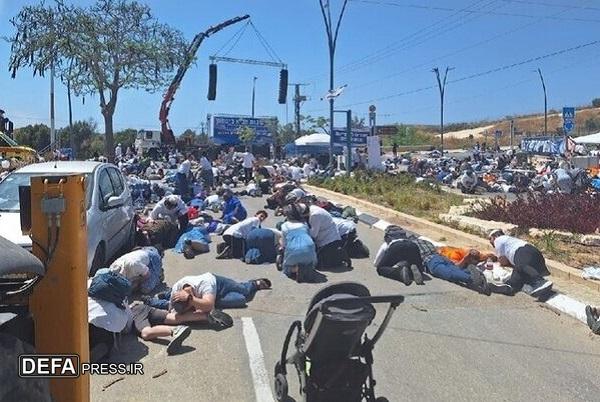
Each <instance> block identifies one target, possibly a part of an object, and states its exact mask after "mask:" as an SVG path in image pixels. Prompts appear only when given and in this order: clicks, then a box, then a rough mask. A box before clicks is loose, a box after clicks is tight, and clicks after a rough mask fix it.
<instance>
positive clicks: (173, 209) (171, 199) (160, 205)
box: [150, 195, 189, 232]
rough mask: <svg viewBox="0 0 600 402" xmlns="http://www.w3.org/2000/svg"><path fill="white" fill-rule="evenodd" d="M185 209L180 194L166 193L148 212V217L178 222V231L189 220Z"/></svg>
mask: <svg viewBox="0 0 600 402" xmlns="http://www.w3.org/2000/svg"><path fill="white" fill-rule="evenodd" d="M187 211H188V208H187V206H186V205H185V203H184V202H183V200H182V199H181V197H180V196H178V195H167V196H166V197H164V198H163V199H162V200H160V201H159V202H157V203H156V205H155V206H154V209H152V212H150V219H152V220H158V219H165V220H168V221H170V222H172V223H177V222H179V231H180V232H183V231H184V230H185V229H186V228H187V225H188V222H189V219H188V214H187Z"/></svg>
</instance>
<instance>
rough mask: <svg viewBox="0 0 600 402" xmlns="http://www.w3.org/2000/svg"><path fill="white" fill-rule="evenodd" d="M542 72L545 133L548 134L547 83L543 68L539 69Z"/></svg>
mask: <svg viewBox="0 0 600 402" xmlns="http://www.w3.org/2000/svg"><path fill="white" fill-rule="evenodd" d="M537 71H538V73H539V74H540V80H542V89H543V90H544V135H545V136H546V135H548V97H547V96H546V83H545V82H544V76H543V75H542V70H541V69H539V68H538V69H537Z"/></svg>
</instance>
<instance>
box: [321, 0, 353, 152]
mask: <svg viewBox="0 0 600 402" xmlns="http://www.w3.org/2000/svg"><path fill="white" fill-rule="evenodd" d="M319 5H320V6H321V14H322V15H323V21H324V22H325V32H326V33H327V45H328V47H329V93H330V94H331V93H333V90H334V87H333V85H334V79H333V78H334V76H333V73H334V71H333V68H334V59H335V48H336V45H337V38H338V34H339V31H340V24H341V23H342V18H343V17H344V12H345V11H346V6H347V5H348V0H344V3H343V4H342V9H341V11H340V15H339V18H338V20H337V22H336V23H334V22H333V20H332V18H331V4H330V0H319ZM334 25H335V29H334V28H333V26H334ZM334 99H335V98H334V97H333V96H331V97H330V98H329V163H330V164H333V107H334V105H333V104H334Z"/></svg>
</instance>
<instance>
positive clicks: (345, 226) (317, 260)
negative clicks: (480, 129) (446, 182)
mask: <svg viewBox="0 0 600 402" xmlns="http://www.w3.org/2000/svg"><path fill="white" fill-rule="evenodd" d="M150 159H151V160H149V161H143V160H126V159H123V160H122V161H121V162H120V165H119V166H120V168H121V169H122V170H123V172H125V173H126V175H127V178H128V181H129V184H130V188H131V190H132V192H133V193H134V200H135V203H136V206H137V209H138V213H139V214H138V220H137V228H138V233H137V236H136V243H137V247H136V248H135V249H134V250H132V251H131V252H129V253H127V254H125V255H123V256H121V257H119V258H117V259H116V260H115V261H114V262H113V263H112V264H111V265H110V267H108V268H105V269H100V270H98V271H97V272H95V273H94V276H93V277H92V278H91V279H90V281H89V299H90V303H89V305H90V311H89V317H90V334H91V337H92V338H93V339H92V340H91V345H92V348H93V350H92V352H93V353H92V357H94V358H100V357H101V356H103V355H105V354H106V353H107V351H109V350H110V349H111V347H112V345H113V344H115V343H118V342H117V341H116V337H115V334H116V333H121V332H124V331H127V330H128V329H129V330H132V331H135V332H136V333H137V334H138V335H139V336H140V337H141V339H143V340H153V339H156V338H168V339H169V343H168V346H167V352H168V353H169V354H172V353H177V352H178V351H179V350H181V345H182V342H183V341H184V340H185V338H186V337H187V336H188V335H189V334H190V331H191V330H190V325H193V324H195V323H204V325H209V326H212V327H213V328H215V329H223V328H227V327H230V326H231V325H233V320H232V319H231V317H230V316H229V315H228V314H227V313H226V312H224V311H223V310H222V309H229V308H241V307H244V306H246V305H247V303H249V302H250V301H251V300H252V299H253V297H254V295H255V294H256V292H258V291H261V290H266V289H271V281H270V280H269V279H267V278H256V279H250V280H248V281H245V282H238V281H235V280H233V279H230V278H227V277H225V276H221V275H217V274H215V273H212V272H205V270H203V269H201V268H200V266H199V267H198V268H199V269H198V271H195V272H190V274H189V275H187V276H184V277H182V278H180V279H179V280H177V281H176V282H174V283H172V284H165V283H164V271H165V269H167V270H168V269H169V267H165V264H163V260H162V257H163V255H164V250H166V249H171V248H172V249H173V251H174V252H176V253H182V254H183V255H184V256H185V258H188V259H193V258H195V257H196V256H197V255H199V254H205V253H210V252H211V247H210V244H211V243H213V242H214V243H216V246H215V247H214V248H213V249H214V251H213V252H214V258H215V259H220V260H228V259H237V260H242V261H244V262H245V263H247V264H274V265H275V266H276V268H277V270H279V271H281V272H282V274H283V275H285V276H286V277H287V278H290V279H291V280H293V281H295V282H298V283H304V282H308V283H310V282H323V281H325V280H326V277H325V276H324V275H323V273H322V271H334V272H335V271H337V270H339V269H341V270H350V269H352V259H353V258H368V257H370V252H369V249H368V247H367V246H366V245H365V244H364V243H363V242H362V241H361V239H360V238H359V233H358V231H357V222H358V216H357V213H356V210H355V209H354V208H353V207H351V206H339V205H334V204H332V203H331V202H329V201H326V200H322V199H318V198H317V197H314V196H312V195H310V194H309V193H307V192H306V191H305V190H304V189H303V188H302V185H301V181H303V180H305V179H307V178H310V177H311V176H312V175H314V174H316V173H317V172H318V171H319V167H318V166H316V165H315V161H314V160H313V159H311V158H305V159H303V160H294V161H292V162H291V163H280V164H269V163H268V162H266V161H259V160H258V158H256V157H255V156H254V155H253V154H252V152H250V150H246V152H243V153H236V152H234V151H233V149H228V150H225V151H223V152H221V153H220V154H218V155H216V156H215V157H214V158H212V157H210V156H208V155H207V153H201V155H200V157H199V158H196V157H195V156H194V155H192V154H187V155H182V154H179V153H175V152H168V153H165V155H162V156H160V155H154V156H153V157H152V158H150ZM211 159H212V160H211ZM421 168H423V166H421ZM252 185H254V186H252ZM251 196H262V197H264V200H265V205H264V208H263V209H261V210H258V211H257V212H256V213H254V214H249V213H248V208H247V206H246V205H244V202H245V201H244V200H245V199H246V198H245V197H251ZM269 216H272V217H275V218H276V220H278V222H277V223H276V224H274V226H273V227H268V226H267V224H266V223H267V222H269V221H268V217H269ZM490 243H491V245H492V246H493V248H494V249H495V252H494V253H485V252H482V251H479V250H474V249H465V248H459V247H453V246H446V245H441V244H435V243H434V242H433V241H431V240H429V239H426V238H423V237H418V236H416V235H414V234H411V233H409V232H407V231H406V230H404V229H403V228H401V227H399V226H395V225H391V226H389V227H388V228H387V229H386V230H385V233H384V242H383V244H382V245H381V247H380V248H379V250H378V251H377V253H376V255H375V257H374V262H373V265H374V267H375V270H376V272H377V273H378V274H379V275H380V276H382V277H385V278H389V279H392V280H396V281H399V282H402V283H403V284H404V285H407V286H408V285H411V284H412V283H413V282H414V283H415V284H417V285H423V284H424V283H425V281H426V280H428V279H429V277H430V276H433V277H436V278H439V279H442V280H446V281H449V282H452V283H456V284H458V285H461V286H465V287H467V288H469V289H472V290H474V291H476V292H478V293H481V294H484V295H490V294H491V293H499V294H505V295H513V294H515V293H516V292H519V291H523V292H525V293H527V294H530V295H531V296H533V297H538V298H544V297H547V296H548V295H549V294H550V292H551V289H552V282H550V281H548V280H546V279H545V278H544V277H545V276H547V275H549V272H548V269H547V268H546V265H545V261H544V257H543V255H542V254H541V252H540V251H539V250H538V249H537V248H535V247H534V246H533V245H531V244H528V243H526V242H524V241H523V240H520V239H518V238H515V237H511V236H508V235H506V234H504V233H503V232H502V231H500V230H495V231H493V232H491V233H490ZM507 267H510V268H507ZM590 311H591V313H590V315H591V316H593V317H595V316H594V315H593V314H596V315H597V311H596V310H593V309H592V310H590ZM598 326H600V324H598Z"/></svg>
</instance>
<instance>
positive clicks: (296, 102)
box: [294, 84, 300, 138]
mask: <svg viewBox="0 0 600 402" xmlns="http://www.w3.org/2000/svg"><path fill="white" fill-rule="evenodd" d="M294 87H295V90H296V92H295V97H294V113H295V121H296V137H298V138H299V137H300V84H294Z"/></svg>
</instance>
